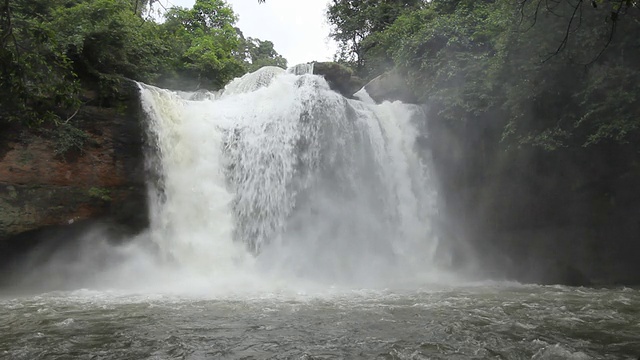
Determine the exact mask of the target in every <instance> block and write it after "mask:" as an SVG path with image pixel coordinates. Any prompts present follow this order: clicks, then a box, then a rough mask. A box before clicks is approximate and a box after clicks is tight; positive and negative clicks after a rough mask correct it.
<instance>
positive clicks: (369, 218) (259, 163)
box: [0, 64, 640, 359]
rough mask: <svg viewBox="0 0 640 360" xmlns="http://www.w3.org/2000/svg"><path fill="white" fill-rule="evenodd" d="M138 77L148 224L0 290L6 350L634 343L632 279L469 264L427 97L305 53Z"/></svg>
mask: <svg viewBox="0 0 640 360" xmlns="http://www.w3.org/2000/svg"><path fill="white" fill-rule="evenodd" d="M139 88H140V97H141V107H142V110H143V113H144V124H145V126H146V134H147V135H146V139H145V140H146V143H147V147H146V165H147V173H148V197H149V218H150V227H149V229H148V230H147V231H145V232H143V233H141V234H139V235H137V236H136V237H135V238H133V239H129V241H127V242H125V243H123V244H118V245H113V244H112V243H111V242H109V241H108V239H104V237H105V235H104V233H103V232H102V231H101V230H100V229H99V228H96V229H94V230H93V231H90V232H88V233H86V234H85V235H84V236H85V237H86V238H87V241H85V242H83V243H86V244H88V245H81V248H80V249H78V252H79V253H80V256H79V259H80V260H78V261H76V262H73V263H70V262H68V261H64V260H63V259H56V257H55V255H52V257H51V259H50V263H48V264H46V265H45V267H44V270H43V271H40V272H37V273H35V272H34V273H33V274H28V273H27V274H25V275H24V277H23V279H22V284H16V289H15V291H13V292H7V293H2V294H0V358H2V359H4V358H6V359H485V358H486V359H489V358H491V359H601V358H607V359H637V358H638V355H640V336H639V334H640V312H639V310H638V309H640V291H638V290H637V289H630V288H623V287H620V288H609V289H591V288H571V287H564V286H535V285H522V284H517V283H512V282H500V281H498V282H496V281H488V280H482V279H480V277H478V276H476V277H474V276H470V274H469V273H468V272H466V273H465V274H464V276H463V275H461V274H459V273H458V272H457V271H456V267H455V266H453V263H452V260H451V254H450V253H449V251H448V249H449V247H448V246H447V245H448V244H447V242H448V239H447V238H446V237H443V236H441V235H440V234H439V232H438V229H437V223H438V220H439V219H441V216H442V215H441V213H440V209H441V207H442V206H443V204H441V201H440V199H439V196H438V184H437V181H436V176H435V173H434V171H435V170H434V168H433V164H432V162H431V158H430V153H429V151H428V146H426V147H425V146H424V145H420V144H418V141H417V139H418V138H419V137H420V138H421V139H422V141H421V143H424V142H425V140H424V139H426V142H427V143H428V141H429V129H428V119H427V118H426V115H425V112H424V111H423V109H422V108H421V107H419V106H415V105H409V104H403V103H401V102H384V103H382V104H376V103H374V102H373V100H371V98H370V97H369V96H368V94H367V93H366V91H364V90H361V91H359V92H358V93H356V95H355V98H354V99H348V98H345V97H343V96H342V95H340V94H338V93H336V92H334V91H332V90H331V89H330V87H329V85H328V84H327V82H326V81H325V80H324V79H323V78H322V77H321V76H317V75H313V66H312V65H311V64H305V65H301V66H296V67H294V68H291V69H288V70H284V69H279V68H275V67H264V68H262V69H260V70H258V71H256V72H254V73H250V74H247V75H245V76H243V77H242V78H238V79H235V80H234V81H233V82H231V83H230V84H229V85H227V86H226V87H225V88H224V89H222V90H221V91H218V92H204V91H198V92H193V93H190V92H177V91H170V90H166V89H160V88H157V87H154V86H150V85H146V84H139ZM89 240H90V241H89ZM36 283H37V284H39V286H38V287H34V286H30V285H29V284H36ZM21 285H23V286H21Z"/></svg>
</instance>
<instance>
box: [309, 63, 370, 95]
mask: <svg viewBox="0 0 640 360" xmlns="http://www.w3.org/2000/svg"><path fill="white" fill-rule="evenodd" d="M313 73H314V74H315V75H321V76H324V79H325V80H326V81H327V83H328V84H329V87H330V88H331V89H332V90H334V91H336V92H339V93H340V94H342V95H343V96H345V97H348V98H352V97H353V94H354V93H355V92H357V91H358V90H360V89H361V88H362V85H364V81H363V80H362V79H360V78H359V77H357V76H354V75H353V70H351V69H350V68H348V67H346V66H344V65H341V64H338V63H335V62H316V63H314V64H313Z"/></svg>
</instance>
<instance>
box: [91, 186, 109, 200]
mask: <svg viewBox="0 0 640 360" xmlns="http://www.w3.org/2000/svg"><path fill="white" fill-rule="evenodd" d="M88 194H89V197H91V198H92V199H99V200H102V201H106V202H110V201H111V191H109V189H105V188H98V187H92V188H91V189H89V191H88Z"/></svg>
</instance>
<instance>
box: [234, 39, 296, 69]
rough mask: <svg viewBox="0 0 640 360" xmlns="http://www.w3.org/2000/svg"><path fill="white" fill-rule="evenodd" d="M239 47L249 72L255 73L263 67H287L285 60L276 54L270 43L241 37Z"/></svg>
mask: <svg viewBox="0 0 640 360" xmlns="http://www.w3.org/2000/svg"><path fill="white" fill-rule="evenodd" d="M240 47H241V50H240V54H241V56H242V58H243V60H244V61H245V62H246V67H247V70H248V71H249V72H253V71H256V70H258V69H259V68H261V67H263V66H278V67H281V68H286V67H287V60H286V59H285V58H283V57H282V55H280V54H278V52H276V50H275V49H274V47H273V43H272V42H271V41H268V40H265V41H263V40H260V39H255V38H251V37H249V38H246V39H244V37H242V41H241V45H240Z"/></svg>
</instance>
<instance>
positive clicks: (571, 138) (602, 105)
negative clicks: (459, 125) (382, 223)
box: [328, 0, 640, 150]
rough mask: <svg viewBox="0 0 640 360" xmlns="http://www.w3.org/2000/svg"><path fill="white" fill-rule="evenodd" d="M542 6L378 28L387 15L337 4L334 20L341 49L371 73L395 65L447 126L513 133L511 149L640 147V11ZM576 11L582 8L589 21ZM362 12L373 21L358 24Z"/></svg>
mask: <svg viewBox="0 0 640 360" xmlns="http://www.w3.org/2000/svg"><path fill="white" fill-rule="evenodd" d="M539 4H540V2H538V1H520V2H513V1H508V0H495V1H471V0H439V1H432V2H426V3H422V5H421V6H420V7H419V8H409V10H404V11H400V12H397V14H398V16H397V17H396V18H395V20H394V21H393V23H392V24H390V25H387V24H385V25H378V26H377V27H374V24H380V22H378V16H379V15H376V14H375V13H373V12H368V11H367V10H366V6H367V2H366V1H337V0H336V1H334V2H333V5H332V7H330V9H329V13H328V16H329V21H330V22H331V23H332V24H333V25H334V27H336V29H335V30H334V32H333V36H334V38H335V39H336V40H337V41H339V42H341V44H342V45H343V48H342V50H343V51H344V50H345V49H346V50H347V51H348V52H349V53H350V54H351V55H350V56H352V58H357V59H360V60H361V61H363V62H362V65H363V66H364V67H366V68H367V69H364V70H363V71H362V72H364V73H367V72H368V73H374V74H375V73H381V72H382V71H381V67H382V68H383V66H380V65H379V64H376V63H375V61H374V60H375V59H378V60H379V61H382V63H383V64H384V63H385V62H388V59H391V61H390V63H388V64H387V68H391V67H396V68H397V69H399V70H400V71H401V72H403V73H404V74H405V75H406V78H407V79H408V85H409V86H410V87H411V89H412V90H413V92H414V94H415V95H416V97H417V98H418V99H420V100H421V101H424V102H428V103H429V104H431V106H432V108H434V109H437V111H438V114H439V116H441V117H442V118H444V119H447V120H449V121H452V122H467V121H481V119H483V120H482V121H491V122H493V123H497V124H492V125H491V127H492V128H496V125H497V128H502V129H503V132H502V136H501V138H502V140H503V143H504V144H505V145H506V146H507V147H510V148H519V147H523V146H525V147H528V146H533V147H539V148H542V149H545V150H557V149H561V148H565V147H581V146H591V145H595V144H598V143H600V142H602V141H605V142H606V141H614V142H617V143H624V142H631V141H634V139H635V140H638V139H639V137H640V117H639V116H638V110H637V107H634V104H636V103H637V99H638V96H639V95H640V67H638V66H637V59H639V58H640V38H639V37H638V36H637V32H638V30H639V29H640V28H639V26H640V25H639V24H638V23H637V21H636V20H635V19H636V17H637V16H638V15H639V14H638V12H640V9H638V8H637V7H636V6H635V5H634V3H633V2H631V3H630V4H626V3H625V4H622V3H620V2H613V1H598V2H596V7H595V8H594V7H592V6H583V5H584V4H582V3H577V5H576V4H574V3H571V2H568V1H567V2H564V1H559V2H554V4H555V5H554V6H553V7H552V8H550V7H548V6H544V4H543V5H542V6H540V5H539ZM616 4H618V6H617V7H616ZM576 6H583V8H579V10H580V13H579V16H580V17H579V18H577V17H576V14H577V10H576V9H578V8H577V7H576ZM358 7H360V8H362V7H364V8H365V11H364V12H362V13H358V14H356V10H357V9H358ZM614 13H616V14H618V16H619V17H618V18H617V19H618V20H617V21H615V20H614V18H613V17H612V16H613V15H612V14H614ZM340 14H342V15H340ZM623 15H624V16H626V20H627V21H623V20H624V19H622V20H621V19H620V17H622V16H623ZM612 24H614V26H615V33H614V34H613V35H615V37H613V38H612V41H610V42H609V41H608V40H609V38H610V36H611V35H612V33H611V31H612ZM354 44H355V45H354ZM346 45H349V46H350V47H349V46H346ZM365 46H366V51H364V50H363V48H364V47H365ZM603 50H604V51H603ZM367 55H368V56H370V57H373V59H371V58H369V59H367ZM341 56H343V57H344V54H341ZM347 58H348V57H347ZM632 59H636V62H634V61H633V60H632ZM364 60H366V61H364ZM489 114H500V115H501V116H500V117H496V118H488V117H489V116H490V115H489Z"/></svg>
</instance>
